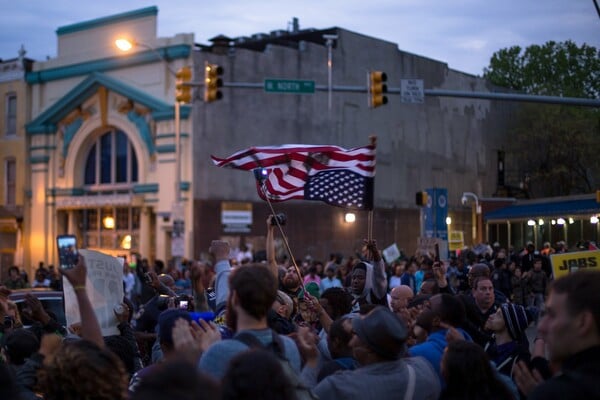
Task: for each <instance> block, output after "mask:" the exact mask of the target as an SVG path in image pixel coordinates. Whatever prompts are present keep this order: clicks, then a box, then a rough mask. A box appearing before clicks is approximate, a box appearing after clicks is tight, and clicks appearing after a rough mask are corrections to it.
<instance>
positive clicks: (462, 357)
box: [440, 341, 514, 400]
mask: <svg viewBox="0 0 600 400" xmlns="http://www.w3.org/2000/svg"><path fill="white" fill-rule="evenodd" d="M441 372H442V376H443V377H444V381H445V382H446V386H445V388H444V391H443V392H442V395H441V396H440V400H476V399H477V400H479V399H481V400H483V399H486V400H487V399H490V400H514V397H513V394H512V393H511V392H510V391H509V390H508V388H507V387H506V386H505V385H504V384H503V383H502V381H500V380H499V379H498V378H497V377H496V376H495V375H494V371H493V370H492V367H491V365H490V362H489V360H488V358H487V356H486V354H485V352H484V351H483V349H482V348H481V347H480V346H479V345H477V344H476V343H473V342H467V341H456V342H452V343H449V344H448V347H447V350H446V351H445V352H444V356H443V358H442V362H441Z"/></svg>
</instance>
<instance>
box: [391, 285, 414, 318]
mask: <svg viewBox="0 0 600 400" xmlns="http://www.w3.org/2000/svg"><path fill="white" fill-rule="evenodd" d="M404 289H408V290H404ZM390 297H391V298H392V301H391V303H392V311H394V312H398V311H400V310H405V309H406V307H408V302H409V301H410V300H411V299H412V298H413V294H412V290H410V288H402V286H398V287H395V288H394V289H392V292H391V293H390Z"/></svg>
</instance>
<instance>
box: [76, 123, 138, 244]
mask: <svg viewBox="0 0 600 400" xmlns="http://www.w3.org/2000/svg"><path fill="white" fill-rule="evenodd" d="M83 174H84V175H83V181H84V185H85V186H86V190H87V192H88V193H89V194H100V195H102V194H116V193H119V194H125V193H131V192H132V189H133V184H134V183H136V182H137V181H138V161H137V157H136V155H135V150H134V148H133V145H132V144H131V142H130V141H129V139H128V137H127V135H126V134H125V133H124V132H123V131H120V130H118V129H115V128H112V129H110V130H109V131H108V132H106V133H104V134H102V135H101V136H99V137H98V138H97V139H96V140H95V141H94V143H93V144H92V146H91V148H90V150H89V153H88V154H87V158H86V159H85V170H84V171H83ZM140 214H141V208H140V207H133V206H128V205H124V204H110V203H107V204H103V205H102V206H101V207H90V208H85V209H81V210H79V217H78V219H79V221H81V222H82V230H83V234H84V241H85V243H84V245H85V246H86V247H90V248H102V249H110V250H116V249H119V250H135V249H137V247H138V243H139V230H140Z"/></svg>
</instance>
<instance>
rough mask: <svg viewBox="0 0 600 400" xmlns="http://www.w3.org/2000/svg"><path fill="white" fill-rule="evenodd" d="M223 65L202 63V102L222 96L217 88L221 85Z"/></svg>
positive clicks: (211, 100)
mask: <svg viewBox="0 0 600 400" xmlns="http://www.w3.org/2000/svg"><path fill="white" fill-rule="evenodd" d="M221 75H223V67H221V66H220V65H217V64H210V63H208V62H205V63H204V102H205V103H212V102H213V101H217V100H220V99H222V98H223V93H221V91H220V90H219V88H220V87H222V86H223V80H222V79H221V78H220V76H221Z"/></svg>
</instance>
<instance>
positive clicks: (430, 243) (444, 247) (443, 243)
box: [415, 237, 448, 261]
mask: <svg viewBox="0 0 600 400" xmlns="http://www.w3.org/2000/svg"><path fill="white" fill-rule="evenodd" d="M436 245H437V246H438V249H439V255H440V260H441V261H446V260H447V259H448V241H447V240H443V239H440V238H428V237H419V238H417V251H416V252H415V254H417V255H427V256H428V257H431V258H434V257H435V253H436V251H435V246H436Z"/></svg>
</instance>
